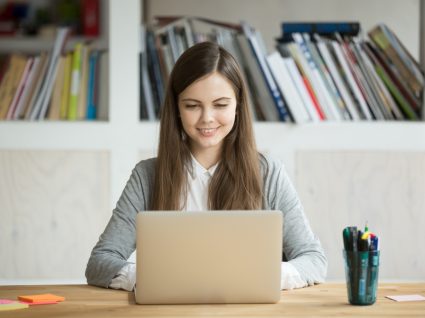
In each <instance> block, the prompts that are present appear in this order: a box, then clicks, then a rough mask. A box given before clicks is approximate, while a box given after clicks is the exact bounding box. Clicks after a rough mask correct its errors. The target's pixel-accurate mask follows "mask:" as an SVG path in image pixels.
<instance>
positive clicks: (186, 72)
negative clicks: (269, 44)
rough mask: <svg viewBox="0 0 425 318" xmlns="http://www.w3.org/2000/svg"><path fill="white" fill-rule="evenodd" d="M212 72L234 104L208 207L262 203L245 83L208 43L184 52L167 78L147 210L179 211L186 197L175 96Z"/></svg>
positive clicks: (186, 162) (184, 147)
mask: <svg viewBox="0 0 425 318" xmlns="http://www.w3.org/2000/svg"><path fill="white" fill-rule="evenodd" d="M213 72H218V73H220V74H221V75H222V76H224V77H226V78H227V79H228V80H229V81H230V82H231V83H232V86H233V89H234V92H235V96H236V100H237V106H236V118H235V123H234V126H233V128H232V130H231V132H230V133H229V134H228V135H227V136H226V137H225V139H224V142H223V148H222V155H221V159H220V162H219V164H218V166H217V169H216V171H215V173H214V175H213V176H212V177H211V180H210V184H209V190H208V208H209V209H211V210H235V209H242V210H249V209H260V208H261V206H262V178H261V173H260V155H259V153H258V152H257V149H256V145H255V139H254V133H253V127H252V117H251V113H250V109H249V107H248V98H247V92H246V84H245V83H244V81H243V77H242V75H241V71H240V68H239V66H238V63H237V62H236V60H235V59H234V57H233V56H232V55H231V54H230V53H228V52H227V51H226V50H225V49H223V48H222V47H220V46H219V45H217V44H215V43H212V42H202V43H199V44H196V45H194V46H192V47H191V48H189V49H188V50H186V51H185V52H184V53H183V54H182V55H181V56H180V58H179V59H178V60H177V62H176V64H175V66H174V68H173V70H172V72H171V74H170V77H169V81H168V85H167V90H166V95H165V100H164V104H163V107H162V111H161V120H160V136H159V147H158V158H157V161H156V166H155V183H154V191H153V196H152V206H151V209H152V210H181V209H182V208H183V207H184V205H185V202H186V198H187V172H188V169H189V171H191V169H192V165H191V156H190V148H189V140H188V139H189V138H188V137H187V136H186V134H185V132H184V130H183V126H182V123H181V120H180V117H179V109H178V96H179V94H180V93H181V92H183V91H184V90H185V89H186V88H187V87H188V86H189V85H190V84H192V83H193V82H195V81H196V80H198V79H200V78H201V77H204V76H206V75H208V74H211V73H213Z"/></svg>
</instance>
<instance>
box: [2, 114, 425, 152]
mask: <svg viewBox="0 0 425 318" xmlns="http://www.w3.org/2000/svg"><path fill="white" fill-rule="evenodd" d="M254 131H255V136H256V141H257V145H258V148H259V149H260V150H261V149H270V150H273V149H275V148H279V149H282V150H284V149H285V148H288V149H323V150H350V149H351V150H406V151H409V150H412V151H425V138H424V137H425V122H360V123H359V122H356V123H353V122H343V123H335V122H333V123H332V122H327V123H317V124H316V123H309V124H303V125H294V124H282V123H270V122H257V123H255V125H254ZM0 136H2V138H1V139H0V149H112V148H114V147H118V148H121V147H129V148H138V149H143V148H148V149H151V148H152V147H156V145H157V142H158V136H159V123H158V122H136V121H135V122H132V123H116V124H114V123H113V122H96V121H94V122H89V121H76V122H67V121H63V122H61V121H52V122H50V121H43V122H19V121H10V122H9V121H4V122H0Z"/></svg>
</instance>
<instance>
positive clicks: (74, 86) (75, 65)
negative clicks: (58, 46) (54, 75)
mask: <svg viewBox="0 0 425 318" xmlns="http://www.w3.org/2000/svg"><path fill="white" fill-rule="evenodd" d="M81 53H82V44H81V43H77V44H76V45H75V49H74V53H73V54H72V66H71V86H70V91H69V106H68V119H69V120H75V119H77V117H78V114H77V112H78V94H79V89H80V81H81Z"/></svg>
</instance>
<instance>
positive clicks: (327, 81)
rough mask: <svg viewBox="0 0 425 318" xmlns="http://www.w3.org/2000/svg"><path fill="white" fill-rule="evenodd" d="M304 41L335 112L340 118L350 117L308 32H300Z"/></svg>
mask: <svg viewBox="0 0 425 318" xmlns="http://www.w3.org/2000/svg"><path fill="white" fill-rule="evenodd" d="M302 36H303V40H304V43H305V44H306V46H307V48H308V50H309V52H310V55H311V57H312V59H313V61H314V63H316V66H317V68H318V70H319V73H320V75H321V76H322V80H323V83H324V84H325V87H326V88H327V90H328V92H329V96H330V97H331V98H332V100H333V101H334V106H335V107H336V110H337V112H338V113H339V114H340V116H341V119H342V120H348V119H350V114H349V112H348V110H347V107H346V105H345V102H344V100H343V99H342V97H341V94H340V93H339V90H338V88H337V87H336V85H335V82H334V80H333V78H332V76H331V75H330V72H329V70H328V67H327V65H326V64H325V62H324V60H323V58H322V56H321V55H320V54H319V51H318V49H317V46H316V45H314V44H313V42H312V41H311V39H310V35H309V34H308V33H304V34H302Z"/></svg>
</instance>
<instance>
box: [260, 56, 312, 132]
mask: <svg viewBox="0 0 425 318" xmlns="http://www.w3.org/2000/svg"><path fill="white" fill-rule="evenodd" d="M284 59H290V58H283V57H282V56H280V54H279V52H273V53H271V54H270V55H268V56H267V62H268V64H269V66H270V69H271V72H272V74H273V76H274V78H275V79H276V83H277V85H278V87H279V89H280V91H281V92H282V95H283V96H284V98H285V101H286V104H287V105H288V108H289V111H290V112H291V115H292V118H293V119H294V121H295V123H298V124H301V123H306V122H309V121H310V115H309V114H308V112H307V110H306V109H305V108H304V103H303V101H302V99H301V97H300V96H299V94H298V91H297V88H296V87H295V84H294V82H293V81H292V79H291V76H290V75H289V71H288V69H287V68H286V65H285V63H284Z"/></svg>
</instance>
